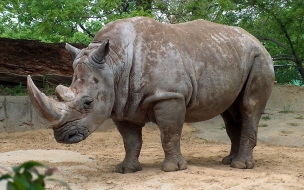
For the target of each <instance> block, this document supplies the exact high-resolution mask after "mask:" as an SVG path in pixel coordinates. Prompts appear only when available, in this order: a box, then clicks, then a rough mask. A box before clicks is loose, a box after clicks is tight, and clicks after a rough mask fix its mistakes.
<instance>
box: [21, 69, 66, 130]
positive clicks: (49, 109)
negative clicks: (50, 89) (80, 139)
mask: <svg viewBox="0 0 304 190" xmlns="http://www.w3.org/2000/svg"><path fill="white" fill-rule="evenodd" d="M27 89H28V93H29V97H30V100H31V102H32V104H33V105H34V107H35V108H36V110H37V111H38V112H39V113H40V114H41V115H42V116H44V117H45V118H46V119H47V120H48V121H49V122H50V123H51V126H52V127H56V126H58V125H59V124H60V122H61V121H63V119H64V117H65V116H66V114H67V112H68V106H67V105H66V104H64V103H61V102H58V101H56V100H54V99H53V98H49V97H47V96H46V95H45V94H44V93H42V92H40V91H39V89H38V88H37V87H36V86H35V84H34V83H33V80H32V79H31V77H30V75H28V76H27Z"/></svg>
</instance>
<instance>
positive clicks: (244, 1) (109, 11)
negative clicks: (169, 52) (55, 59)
mask: <svg viewBox="0 0 304 190" xmlns="http://www.w3.org/2000/svg"><path fill="white" fill-rule="evenodd" d="M303 7H304V1H303V0H292V1H291V0H287V1H273V0H255V1H250V0H216V1H214V0H182V1H181V0H166V1H163V0H111V1H109V0H100V1H92V0H81V1H78V0H77V1H75V0H66V1H50V0H43V1H38V0H19V1H15V0H14V1H9V0H2V2H1V4H0V37H7V38H18V39H20V38H22V39H36V40H40V41H43V42H76V43H83V44H88V43H89V42H90V41H91V40H92V38H93V36H94V35H95V34H96V33H97V32H98V30H99V29H100V28H101V27H103V26H104V25H105V24H107V23H109V22H111V21H114V20H117V19H121V18H128V17H133V16H147V17H154V18H155V19H156V20H159V21H161V22H165V23H181V22H186V21H191V20H195V19H206V20H210V21H213V22H217V23H221V24H227V25H234V26H240V27H242V28H244V29H245V30H247V31H249V32H250V33H252V34H253V35H254V36H256V37H257V38H258V39H259V40H260V41H261V42H262V43H263V45H264V46H265V47H266V49H267V50H268V51H269V52H270V54H271V56H272V58H273V60H274V62H275V64H276V65H282V66H283V67H281V68H280V69H278V70H276V80H277V81H278V83H288V84H297V85H303V83H304V80H303V79H304V68H303V60H304V8H303Z"/></svg>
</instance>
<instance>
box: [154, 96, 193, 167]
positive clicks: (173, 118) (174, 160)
mask: <svg viewBox="0 0 304 190" xmlns="http://www.w3.org/2000/svg"><path fill="white" fill-rule="evenodd" d="M184 104H185V103H184V101H183V100H179V99H171V100H166V101H162V102H159V103H157V104H156V105H155V107H154V114H155V119H156V124H157V125H158V127H159V129H160V136H161V141H162V147H163V150H164V152H165V159H164V161H163V163H162V170H163V171H165V172H172V171H177V170H184V169H187V162H186V160H185V159H184V157H183V156H182V153H181V150H180V139H181V132H182V127H183V124H184V119H185V112H186V107H185V105H184Z"/></svg>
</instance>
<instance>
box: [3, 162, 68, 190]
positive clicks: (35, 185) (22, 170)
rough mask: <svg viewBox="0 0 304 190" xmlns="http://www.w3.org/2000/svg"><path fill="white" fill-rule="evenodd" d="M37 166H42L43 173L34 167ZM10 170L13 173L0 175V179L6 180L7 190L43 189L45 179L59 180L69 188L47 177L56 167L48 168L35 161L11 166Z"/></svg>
mask: <svg viewBox="0 0 304 190" xmlns="http://www.w3.org/2000/svg"><path fill="white" fill-rule="evenodd" d="M37 167H42V168H44V169H45V172H44V174H40V173H39V171H38V170H37V169H36V168H37ZM12 170H13V173H14V174H13V175H11V174H4V175H2V176H1V177H0V181H1V180H6V181H7V189H8V190H44V189H45V180H50V181H56V182H59V183H61V184H62V185H64V186H66V187H67V188H68V189H70V188H69V186H68V185H67V183H65V182H62V181H59V180H56V179H49V178H47V177H48V176H51V175H53V173H54V172H55V171H57V169H56V168H49V167H48V166H46V165H43V164H41V163H39V162H36V161H28V162H24V163H23V164H21V165H19V166H15V167H12Z"/></svg>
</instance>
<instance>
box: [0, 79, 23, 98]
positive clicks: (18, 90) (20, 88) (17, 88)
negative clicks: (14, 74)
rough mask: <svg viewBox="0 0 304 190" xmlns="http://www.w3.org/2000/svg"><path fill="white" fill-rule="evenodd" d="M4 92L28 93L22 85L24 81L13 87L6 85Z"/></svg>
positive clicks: (13, 93) (17, 94) (13, 94)
mask: <svg viewBox="0 0 304 190" xmlns="http://www.w3.org/2000/svg"><path fill="white" fill-rule="evenodd" d="M4 93H5V94H6V95H11V96H24V95H27V89H26V88H25V87H24V86H22V83H21V82H20V83H19V85H16V86H13V87H12V88H9V87H5V88H4Z"/></svg>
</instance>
